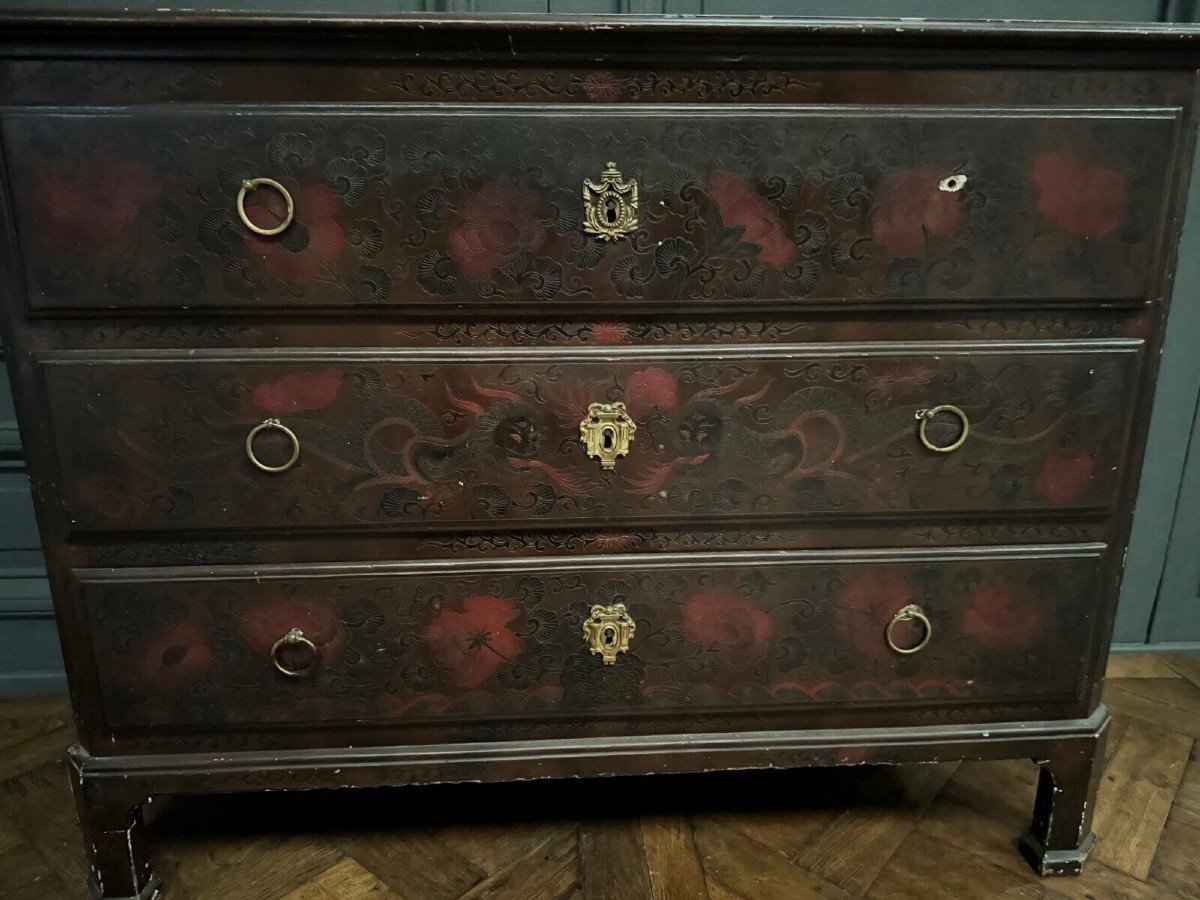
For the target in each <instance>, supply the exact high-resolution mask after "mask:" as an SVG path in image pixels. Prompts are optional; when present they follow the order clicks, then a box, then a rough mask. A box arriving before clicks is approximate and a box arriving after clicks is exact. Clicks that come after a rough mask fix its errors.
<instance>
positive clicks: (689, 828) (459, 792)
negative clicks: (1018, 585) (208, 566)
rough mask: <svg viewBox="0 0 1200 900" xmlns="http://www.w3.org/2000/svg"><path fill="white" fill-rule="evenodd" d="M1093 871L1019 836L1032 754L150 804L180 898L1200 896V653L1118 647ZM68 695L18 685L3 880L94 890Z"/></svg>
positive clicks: (50, 889) (7, 777)
mask: <svg viewBox="0 0 1200 900" xmlns="http://www.w3.org/2000/svg"><path fill="white" fill-rule="evenodd" d="M1105 699H1106V702H1107V703H1108V705H1109V707H1110V708H1111V709H1112V711H1113V713H1114V715H1115V716H1116V720H1115V723H1114V725H1115V731H1114V734H1113V740H1111V741H1110V745H1109V752H1110V755H1109V759H1108V764H1107V768H1106V770H1105V774H1104V779H1103V782H1102V786H1101V789H1100V796H1099V799H1098V801H1097V808H1096V814H1095V830H1096V832H1097V834H1098V835H1099V838H1100V843H1099V844H1098V845H1097V848H1096V851H1095V852H1094V854H1093V856H1092V859H1091V861H1090V862H1089V863H1088V865H1087V867H1086V868H1085V872H1084V875H1083V876H1082V877H1081V878H1077V879H1052V880H1040V879H1038V878H1036V877H1035V876H1034V875H1033V873H1032V872H1031V871H1030V870H1029V869H1028V868H1027V867H1026V865H1025V863H1024V862H1023V861H1022V859H1021V858H1020V856H1019V855H1018V854H1017V852H1016V849H1015V847H1014V839H1015V838H1016V836H1017V834H1019V833H1020V831H1021V829H1022V828H1023V827H1024V826H1025V824H1026V821H1027V819H1028V817H1029V814H1030V811H1031V809H1032V803H1033V789H1034V782H1035V775H1036V770H1035V768H1034V766H1033V765H1032V763H1028V762H1023V761H1009V762H994V763H963V764H948V765H931V766H911V767H904V768H888V767H874V768H848V769H832V770H803V771H796V772H745V773H728V774H716V775H706V776H678V777H671V778H655V779H649V778H646V779H625V780H612V781H602V782H599V781H574V782H533V783H525V784H508V785H462V786H442V787H431V788H403V789H397V790H379V791H350V792H340V793H334V792H316V793H309V792H305V793H295V794H258V795H238V796H224V797H221V796H215V797H182V798H175V799H172V800H168V801H167V802H160V803H158V804H151V806H150V812H149V814H148V817H147V818H148V822H149V823H150V830H149V838H150V840H151V841H152V852H153V858H154V861H155V864H156V866H157V868H158V870H159V872H160V873H161V875H162V877H163V880H164V882H165V885H166V890H165V893H164V900H368V898H371V900H385V898H386V900H394V898H418V900H441V898H445V900H451V898H489V900H499V898H517V900H543V898H547V900H549V898H559V897H572V898H575V897H579V898H585V900H601V898H615V900H626V898H629V900H637V898H654V900H694V898H709V900H735V898H747V900H772V898H786V900H797V898H806V897H821V898H831V900H832V898H848V897H867V898H872V900H884V898H897V897H920V898H923V900H924V898H942V897H945V898H955V900H960V898H974V897H979V898H989V900H990V898H997V897H1011V898H1044V900H1061V898H1072V897H1073V898H1094V900H1108V898H1131V900H1141V898H1149V897H1187V898H1196V897H1200V759H1198V758H1200V744H1198V741H1197V738H1200V660H1197V659H1195V658H1189V657H1183V656H1171V655H1148V654H1147V655H1136V656H1133V655H1127V656H1118V657H1114V659H1113V661H1112V663H1111V665H1110V667H1109V679H1108V682H1107V685H1106V690H1105ZM71 741H72V726H71V723H70V713H69V710H68V707H67V702H66V700H65V698H59V697H49V698H16V699H8V700H3V701H0V897H3V898H8V900H31V898H38V900H46V898H59V897H63V898H74V897H82V896H83V894H84V891H83V884H84V878H83V857H82V852H81V850H80V845H79V836H78V834H77V832H76V828H75V819H74V815H75V814H74V807H73V805H72V802H71V797H70V790H69V788H68V785H67V776H66V769H65V766H64V763H63V750H64V749H65V748H66V747H67V745H68V744H70V743H71Z"/></svg>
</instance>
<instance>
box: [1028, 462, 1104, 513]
mask: <svg viewBox="0 0 1200 900" xmlns="http://www.w3.org/2000/svg"><path fill="white" fill-rule="evenodd" d="M1095 468H1096V461H1095V460H1093V459H1092V458H1091V457H1090V456H1088V455H1087V454H1086V453H1084V452H1083V451H1082V450H1062V449H1059V450H1051V451H1050V452H1049V453H1047V454H1046V458H1045V459H1043V460H1042V467H1041V469H1039V470H1038V474H1037V479H1036V480H1035V481H1034V483H1033V484H1034V487H1036V488H1037V489H1038V493H1040V494H1041V495H1042V496H1043V497H1045V498H1046V499H1047V500H1049V501H1050V502H1051V503H1056V504H1058V505H1059V506H1062V505H1064V504H1067V503H1070V502H1071V501H1072V500H1074V499H1075V498H1076V497H1078V496H1079V495H1080V494H1082V493H1083V492H1084V490H1086V489H1087V486H1088V482H1089V481H1091V479H1092V472H1093V471H1094V470H1095Z"/></svg>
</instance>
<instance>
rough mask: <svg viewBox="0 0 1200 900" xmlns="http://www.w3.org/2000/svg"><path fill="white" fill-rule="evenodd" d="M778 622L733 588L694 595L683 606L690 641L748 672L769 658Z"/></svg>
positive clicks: (685, 632) (728, 664) (686, 630)
mask: <svg viewBox="0 0 1200 900" xmlns="http://www.w3.org/2000/svg"><path fill="white" fill-rule="evenodd" d="M773 627H774V622H773V621H772V619H771V617H770V616H769V615H767V613H765V612H763V611H762V610H761V609H759V608H758V607H757V606H755V605H754V604H753V603H751V602H750V601H749V600H747V599H746V598H745V597H739V596H738V595H737V594H735V593H734V592H733V591H732V590H730V589H729V588H724V587H720V588H714V589H712V590H709V591H702V592H700V593H698V594H693V595H692V596H691V597H689V598H688V601H687V602H686V603H684V604H683V631H684V634H686V635H687V638H688V640H689V641H692V642H693V643H695V644H703V645H705V646H709V647H711V648H712V649H713V650H715V651H716V653H717V656H718V657H720V659H721V662H723V663H724V664H725V665H727V666H730V667H731V668H734V669H744V668H746V667H747V666H751V665H753V664H754V663H756V662H759V661H760V660H762V659H763V658H764V657H765V656H766V655H767V650H768V649H769V646H770V640H771V632H772V630H773Z"/></svg>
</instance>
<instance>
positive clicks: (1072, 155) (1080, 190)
mask: <svg viewBox="0 0 1200 900" xmlns="http://www.w3.org/2000/svg"><path fill="white" fill-rule="evenodd" d="M1029 177H1030V179H1031V180H1032V181H1033V183H1034V184H1035V185H1036V186H1037V189H1038V209H1040V210H1041V211H1042V212H1044V213H1045V214H1046V215H1047V216H1049V217H1050V218H1051V219H1053V220H1054V224H1056V225H1057V226H1058V227H1059V228H1061V229H1063V230H1064V231H1069V232H1071V233H1072V234H1078V235H1081V236H1083V237H1085V238H1102V237H1104V236H1105V235H1106V234H1109V233H1111V232H1112V231H1114V230H1115V229H1116V227H1117V225H1118V224H1120V221H1121V208H1122V207H1123V206H1124V205H1125V195H1126V194H1127V192H1128V187H1127V186H1126V184H1125V179H1124V177H1122V175H1121V174H1120V173H1119V172H1114V171H1113V170H1112V169H1106V168H1104V167H1102V166H1089V165H1088V164H1087V163H1085V162H1084V161H1083V160H1082V159H1080V158H1079V154H1077V153H1076V152H1075V151H1074V150H1071V149H1062V150H1045V151H1043V152H1041V153H1039V154H1038V155H1037V156H1035V157H1034V158H1033V161H1032V162H1031V163H1030V164H1029Z"/></svg>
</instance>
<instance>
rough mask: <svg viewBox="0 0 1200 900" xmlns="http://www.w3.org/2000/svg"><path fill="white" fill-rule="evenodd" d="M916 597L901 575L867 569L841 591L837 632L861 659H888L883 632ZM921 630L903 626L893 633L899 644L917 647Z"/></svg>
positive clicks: (835, 616)
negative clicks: (893, 618) (894, 617)
mask: <svg viewBox="0 0 1200 900" xmlns="http://www.w3.org/2000/svg"><path fill="white" fill-rule="evenodd" d="M915 597H916V593H915V591H914V590H913V587H912V585H911V584H909V583H908V579H907V578H905V577H904V576H903V575H902V574H900V573H899V572H896V571H893V570H890V569H867V570H865V571H863V572H861V573H860V574H858V575H856V576H854V577H853V578H852V579H850V581H848V582H847V583H846V586H845V587H844V588H842V592H841V594H840V595H839V596H838V599H837V606H835V607H834V610H833V627H834V630H835V631H837V633H838V635H839V637H840V638H841V639H842V641H843V642H844V643H845V644H846V645H847V646H849V647H850V648H851V649H852V650H853V651H854V652H855V653H857V654H859V655H860V656H863V657H865V658H867V659H876V660H886V659H889V658H890V657H891V656H893V653H892V651H891V650H890V649H889V648H888V646H887V643H886V642H885V641H884V629H886V628H887V626H888V623H889V622H891V621H892V617H893V616H894V615H896V613H898V612H899V611H900V610H901V609H903V608H904V607H905V606H907V605H908V604H910V603H912V602H913V600H914V599H915ZM909 626H911V627H909ZM920 627H921V626H920V624H919V623H911V622H908V623H900V624H899V625H897V626H896V629H895V632H894V634H895V639H896V643H897V644H899V645H900V646H905V645H907V644H915V643H916V642H917V641H919V640H920V633H919V629H920Z"/></svg>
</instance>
